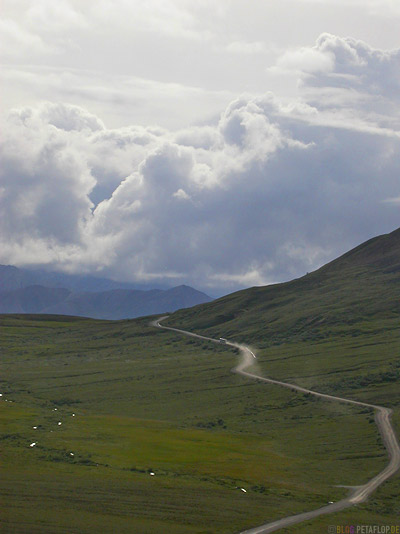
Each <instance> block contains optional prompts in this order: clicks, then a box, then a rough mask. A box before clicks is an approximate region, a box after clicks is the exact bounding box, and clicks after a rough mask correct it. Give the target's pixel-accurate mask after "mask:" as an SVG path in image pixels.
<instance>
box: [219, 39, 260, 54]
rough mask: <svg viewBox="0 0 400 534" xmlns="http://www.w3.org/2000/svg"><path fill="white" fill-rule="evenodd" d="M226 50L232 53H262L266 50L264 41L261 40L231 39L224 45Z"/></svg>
mask: <svg viewBox="0 0 400 534" xmlns="http://www.w3.org/2000/svg"><path fill="white" fill-rule="evenodd" d="M226 50H227V51H228V52H232V53H233V54H245V55H247V54H250V55H251V54H263V53H265V52H266V51H267V47H266V46H265V43H263V42H262V41H253V42H246V41H232V42H231V43H229V44H228V45H227V46H226Z"/></svg>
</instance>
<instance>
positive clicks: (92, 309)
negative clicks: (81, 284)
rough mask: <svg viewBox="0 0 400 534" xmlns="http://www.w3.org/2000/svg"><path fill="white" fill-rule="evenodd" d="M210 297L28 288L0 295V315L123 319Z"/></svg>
mask: <svg viewBox="0 0 400 534" xmlns="http://www.w3.org/2000/svg"><path fill="white" fill-rule="evenodd" d="M209 300H211V299H210V297H208V295H206V294H205V293H202V292H200V291H197V290H196V289H193V288H192V287H189V286H178V287H174V288H171V289H167V290H162V289H153V290H148V291H141V290H134V289H131V290H129V289H113V290H110V291H102V292H85V293H72V292H71V291H69V290H68V289H65V288H51V287H42V286H28V287H24V288H21V289H16V290H13V291H4V292H0V313H46V314H57V315H74V316H81V317H92V318H95V319H126V318H134V317H140V316H144V315H151V314H155V313H165V312H172V311H175V310H177V309H180V308H185V307H190V306H195V305H196V304H200V303H203V302H208V301H209Z"/></svg>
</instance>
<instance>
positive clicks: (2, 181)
mask: <svg viewBox="0 0 400 534" xmlns="http://www.w3.org/2000/svg"><path fill="white" fill-rule="evenodd" d="M399 27H400V2H398V0H346V1H345V0H252V1H251V2H248V1H245V0H219V1H218V2H215V1H213V2H211V1H210V0H203V1H202V2H198V1H195V0H143V1H142V0H112V1H111V0H85V2H82V1H80V0H57V2H54V1H53V0H35V1H29V0H2V5H1V8H0V38H1V52H0V61H1V85H0V97H1V104H2V105H1V114H0V126H1V130H0V158H1V163H0V263H2V264H11V265H17V266H21V267H22V266H25V267H26V266H28V267H46V268H48V269H52V270H60V271H64V272H68V273H85V274H94V275H96V276H102V277H110V278H113V279H116V280H120V281H130V282H135V283H137V284H141V283H146V284H147V285H148V284H152V283H154V285H158V286H159V285H164V286H169V287H171V286H176V285H180V284H188V285H192V286H194V287H196V288H198V289H202V290H204V291H206V292H207V293H208V294H211V295H213V296H218V295H222V294H225V293H228V292H231V291H235V290H237V289H240V288H244V287H250V286H254V285H265V284H271V283H276V282H281V281H286V280H290V279H293V278H295V277H298V276H302V275H303V274H305V273H306V272H310V271H312V270H314V269H316V268H318V267H319V266H321V265H323V264H325V263H326V262H328V261H330V260H332V259H334V258H335V257H337V256H339V255H340V254H342V253H344V252H346V251H347V250H349V249H350V248H352V247H354V246H356V245H358V244H359V243H361V242H363V241H365V240H367V239H369V238H371V237H373V236H376V235H379V234H382V233H386V232H390V231H392V230H394V229H396V228H398V227H399V226H400V180H399V170H400V150H399V148H400V106H399V103H400V102H399V101H400V42H399V32H398V28H399Z"/></svg>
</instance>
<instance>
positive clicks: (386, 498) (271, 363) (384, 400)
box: [169, 230, 400, 533]
mask: <svg viewBox="0 0 400 534" xmlns="http://www.w3.org/2000/svg"><path fill="white" fill-rule="evenodd" d="M399 315H400V230H397V231H395V232H393V233H392V234H388V235H385V236H380V237H378V238H374V239H372V240H370V241H368V242H367V243H364V244H362V245H360V246H359V247H357V248H356V249H354V250H352V251H350V252H349V253H347V254H345V255H344V256H342V257H341V258H338V259H337V260H335V261H334V262H332V263H330V264H328V265H326V266H324V267H323V268H321V269H319V270H318V271H315V272H313V273H311V274H308V275H306V276H305V277H303V278H300V279H297V280H294V281H292V282H289V283H285V284H278V285H276V286H269V287H263V288H252V289H250V290H245V291H241V292H238V293H235V294H233V295H228V296H227V297H225V298H223V299H219V300H218V301H216V302H214V303H212V304H209V305H205V306H198V307H196V308H192V309H190V310H186V311H180V312H177V313H175V314H173V316H172V317H171V319H169V322H170V323H171V324H172V323H173V324H174V325H177V326H180V327H182V328H187V329H189V330H194V331H199V332H206V333H207V334H208V335H213V336H218V337H219V336H224V337H228V338H230V339H234V340H237V341H243V342H247V343H250V344H253V346H254V348H255V350H256V351H257V356H258V370H259V371H260V372H261V373H262V374H263V375H264V376H269V377H272V378H277V379H281V380H287V381H293V382H295V383H297V384H300V385H303V386H305V387H308V388H312V389H315V390H317V391H324V392H328V393H333V394H336V395H340V396H345V397H349V398H354V399H360V400H364V401H367V402H373V403H376V404H382V405H385V406H391V407H392V408H393V409H394V415H393V420H394V423H395V425H396V428H397V431H398V435H400V387H399V380H400V358H399V347H400V331H399V328H398V325H399ZM306 422H307V421H306ZM297 432H298V434H299V435H301V433H302V428H301V424H300V423H299V424H298V427H297ZM359 432H360V433H362V432H363V431H362V429H361V427H359ZM338 436H340V437H343V438H344V436H341V434H340V433H339V434H338ZM327 450H328V449H327ZM337 465H338V468H339V469H340V467H339V466H340V463H339V464H337ZM365 475H366V473H365ZM366 478H367V477H366V476H365V479H366ZM399 493H400V481H399V476H398V475H397V476H396V477H395V478H393V479H392V481H390V482H388V483H386V484H385V485H384V486H383V487H382V488H381V489H380V490H379V491H378V492H377V493H376V496H374V497H373V498H371V499H370V501H369V502H368V503H367V504H365V505H362V506H360V507H358V509H359V510H360V512H359V513H358V512H356V511H355V509H352V510H351V511H348V512H343V513H341V514H337V519H336V521H337V523H338V524H340V521H339V519H340V520H341V524H346V523H345V520H344V519H346V520H347V524H349V521H350V519H351V518H352V520H353V523H354V521H356V519H357V518H358V519H359V522H360V523H362V522H363V521H364V523H365V520H366V517H367V515H366V514H367V513H372V512H373V513H375V514H377V515H376V518H375V520H376V521H378V520H379V521H380V522H383V523H385V521H389V519H388V517H389V516H390V517H393V518H396V517H398V516H399V514H400V507H399V505H398V504H397V502H398V499H397V498H396V499H394V498H393V496H394V495H398V494H399ZM367 511H368V512H367ZM357 514H358V515H357ZM386 514H389V516H387V515H386ZM332 521H333V519H332ZM332 521H331V522H332ZM311 524H312V525H313V528H319V526H321V527H322V526H325V525H327V524H330V520H327V519H320V520H315V521H314V522H313V523H311ZM309 528H310V524H308V525H305V526H303V527H300V526H296V527H293V528H292V529H288V532H296V533H297V532H299V533H300V532H304V533H305V532H309V531H310V530H309ZM307 529H308V530H307Z"/></svg>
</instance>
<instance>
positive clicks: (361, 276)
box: [0, 232, 400, 534]
mask: <svg viewBox="0 0 400 534" xmlns="http://www.w3.org/2000/svg"><path fill="white" fill-rule="evenodd" d="M383 238H385V240H384V239H383ZM379 240H380V241H379ZM398 241H399V232H397V233H394V234H391V235H390V236H389V237H388V236H382V237H381V238H378V241H377V240H373V241H372V242H369V243H366V244H364V245H362V246H361V247H358V249H355V251H351V252H350V253H349V254H348V255H345V256H344V257H343V258H340V259H339V260H336V262H333V263H332V264H329V265H328V266H325V267H324V268H322V269H320V270H319V271H316V272H315V273H311V274H309V275H307V276H305V277H303V278H302V279H299V280H295V281H293V282H289V283H287V284H280V285H276V286H271V287H266V288H253V289H251V290H246V291H243V292H239V293H236V294H233V295H229V296H228V297H225V298H223V299H219V300H218V301H215V302H213V303H209V304H204V305H200V306H197V307H195V308H192V309H190V310H184V311H180V312H176V313H174V314H173V315H172V316H170V317H169V318H168V319H167V320H166V324H170V325H171V326H177V327H181V328H186V329H188V330H194V331H197V332H199V333H206V334H207V335H212V336H214V337H216V338H217V339H218V338H219V337H221V336H224V337H225V338H227V339H229V340H234V341H238V342H245V343H248V344H250V345H252V348H253V349H254V350H256V352H257V362H256V366H257V368H256V370H257V372H261V373H262V374H264V375H265V376H269V377H271V378H277V379H280V380H285V381H289V382H290V381H292V382H296V383H297V384H299V385H302V386H305V387H309V388H311V389H315V390H317V391H322V392H328V393H334V394H336V395H340V396H345V397H349V398H354V399H359V400H362V401H365V402H371V403H374V404H381V405H384V406H389V407H392V408H393V420H394V423H395V426H396V429H397V433H398V434H399V433H400V432H399V431H400V388H399V373H400V360H399V352H398V351H399V347H400V331H399V328H398V324H399V313H400V304H399V280H400V277H399V272H400V268H398V267H397V266H399V265H400V260H399V258H398V256H400V253H399V249H400V247H399V246H398ZM0 336H1V347H2V348H1V365H2V371H1V382H0V392H1V393H2V396H1V397H0V411H1V419H2V427H1V449H2V464H1V477H0V486H1V493H2V509H3V510H2V516H1V522H2V523H1V524H2V531H3V532H7V533H8V532H15V533H25V532H26V533H28V532H29V533H30V534H31V533H40V534H43V533H48V534H50V533H51V534H58V533H63V532H68V533H80V534H81V533H83V534H86V533H87V534H89V533H90V534H92V533H93V532H97V531H98V532H104V533H114V532H119V533H131V532H138V533H139V532H140V533H143V534H147V533H148V534H150V533H154V532H172V533H179V534H180V533H182V534H183V533H203V534H205V533H216V532H218V533H230V534H231V533H233V532H240V531H241V530H244V529H246V528H250V527H252V526H256V525H257V524H261V523H264V522H266V521H268V520H271V521H272V520H274V519H278V518H280V517H284V516H287V515H291V514H295V513H299V512H302V511H307V510H311V509H314V508H317V507H319V506H322V505H324V504H326V503H327V502H328V501H336V500H338V499H340V498H341V497H343V496H344V495H345V494H346V493H347V491H348V490H347V489H346V488H344V487H342V486H346V485H358V484H363V483H365V482H366V481H367V480H368V479H369V478H371V477H372V476H374V475H375V474H376V473H377V472H379V471H380V470H381V469H382V468H383V467H384V465H385V464H386V463H387V456H386V451H385V449H384V446H383V443H382V440H381V437H380V435H379V433H378V431H377V428H376V425H375V424H374V416H373V412H372V411H371V410H369V409H367V408H362V407H357V406H350V405H345V404H340V403H336V402H329V401H324V400H318V399H316V398H314V397H312V396H310V395H302V394H299V393H294V392H292V391H289V390H285V389H282V388H279V387H277V386H273V385H267V384H264V383H258V382H257V381H251V380H248V379H245V378H244V377H242V376H238V375H235V374H233V373H231V372H230V370H231V369H232V368H233V367H234V366H235V364H236V362H237V359H238V356H237V354H236V353H235V351H234V350H233V349H232V348H230V347H229V346H226V345H223V344H220V343H216V344H212V343H210V342H206V341H200V340H195V339H190V338H186V337H184V336H182V335H180V334H178V333H174V332H170V331H165V330H158V329H156V328H154V327H153V326H151V325H150V318H142V319H136V320H131V321H129V320H124V321H100V320H93V319H83V318H71V317H65V316H46V315H31V316H30V315H8V316H2V317H1V330H0ZM59 422H61V423H62V425H59V424H58V423H59ZM34 427H37V428H34ZM32 443H35V444H36V445H35V446H33V447H31V446H30V445H31V444H32ZM150 473H154V475H150ZM240 488H243V489H246V493H245V492H243V491H241V490H240ZM399 494H400V478H399V476H398V475H396V476H394V477H393V478H392V479H390V480H389V481H387V482H386V483H384V484H383V485H382V486H381V487H380V488H379V489H378V490H377V491H376V493H375V494H374V495H373V496H372V497H371V498H370V499H369V501H368V502H366V503H364V504H362V505H358V506H356V507H353V508H349V509H347V510H345V511H343V512H339V513H337V514H333V515H331V516H325V517H322V518H317V519H315V520H313V521H311V522H307V523H304V524H299V525H295V526H294V527H291V528H288V529H286V530H284V531H283V532H293V533H296V534H297V533H299V534H306V533H309V532H319V531H322V530H323V529H326V528H327V525H330V524H377V525H380V524H396V521H398V517H399V516H400V503H399V499H398V495H399Z"/></svg>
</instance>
